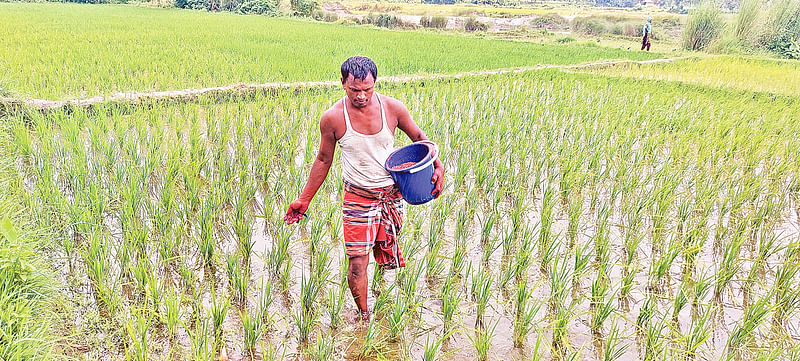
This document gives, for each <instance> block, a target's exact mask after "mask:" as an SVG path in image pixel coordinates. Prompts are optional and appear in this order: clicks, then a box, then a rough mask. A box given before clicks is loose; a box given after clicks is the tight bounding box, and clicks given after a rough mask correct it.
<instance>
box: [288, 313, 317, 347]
mask: <svg viewBox="0 0 800 361" xmlns="http://www.w3.org/2000/svg"><path fill="white" fill-rule="evenodd" d="M292 318H293V319H294V323H295V326H296V327H297V342H298V343H300V344H301V345H305V344H307V343H308V336H309V335H311V332H312V331H313V329H314V326H316V324H317V321H318V320H317V317H316V315H315V314H314V310H310V309H306V308H305V307H303V306H301V307H299V308H297V309H296V310H295V311H294V312H293V313H292Z"/></svg>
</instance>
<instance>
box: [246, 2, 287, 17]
mask: <svg viewBox="0 0 800 361" xmlns="http://www.w3.org/2000/svg"><path fill="white" fill-rule="evenodd" d="M277 10H278V2H277V1H275V0H244V1H243V2H242V4H241V5H240V6H239V12H240V13H242V14H258V15H276V14H277Z"/></svg>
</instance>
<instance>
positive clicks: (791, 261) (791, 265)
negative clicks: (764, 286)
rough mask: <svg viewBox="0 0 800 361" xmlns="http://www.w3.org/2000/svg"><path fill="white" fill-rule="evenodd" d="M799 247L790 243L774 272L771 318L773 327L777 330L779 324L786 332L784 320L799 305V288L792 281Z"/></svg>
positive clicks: (795, 273)
mask: <svg viewBox="0 0 800 361" xmlns="http://www.w3.org/2000/svg"><path fill="white" fill-rule="evenodd" d="M799 251H800V248H798V246H797V244H796V243H794V244H792V245H790V246H789V247H788V248H787V249H786V252H785V256H784V257H785V259H784V263H783V265H781V266H780V267H779V268H778V270H777V272H776V273H775V287H774V291H773V292H774V293H775V301H774V302H773V304H774V307H775V313H774V315H773V318H772V322H773V329H774V330H776V331H777V330H778V329H779V328H781V326H782V327H783V329H784V332H786V322H787V320H788V319H789V317H791V314H792V313H794V312H796V310H797V307H798V306H800V289H798V287H797V283H796V282H794V279H796V277H797V275H798V273H800V272H798V271H800V268H798V264H797V262H796V260H797V259H798V254H800V252H799Z"/></svg>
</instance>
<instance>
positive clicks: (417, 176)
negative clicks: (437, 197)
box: [384, 141, 438, 204]
mask: <svg viewBox="0 0 800 361" xmlns="http://www.w3.org/2000/svg"><path fill="white" fill-rule="evenodd" d="M437 157H438V154H437V152H436V145H435V144H434V143H433V142H430V141H420V142H415V143H412V144H409V145H407V146H405V147H402V148H400V149H397V150H395V151H394V152H392V154H390V155H389V158H388V159H386V163H385V164H384V167H385V168H386V170H387V171H388V172H389V174H391V175H392V179H394V182H395V183H397V186H398V187H399V188H400V194H401V195H402V196H403V199H405V200H406V202H408V203H409V204H423V203H426V202H428V201H430V200H432V199H433V198H434V195H433V194H431V192H433V189H434V187H435V185H434V184H432V183H431V178H433V168H434V167H433V162H435V161H436V158H437Z"/></svg>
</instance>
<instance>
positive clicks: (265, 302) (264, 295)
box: [258, 279, 274, 328]
mask: <svg viewBox="0 0 800 361" xmlns="http://www.w3.org/2000/svg"><path fill="white" fill-rule="evenodd" d="M273 301H274V298H273V296H272V283H271V282H268V281H267V280H265V279H261V291H260V292H259V294H258V313H259V314H260V315H261V322H262V323H263V324H264V326H265V328H268V327H269V325H270V324H271V323H272V314H271V313H270V311H269V307H270V306H271V305H272V302H273Z"/></svg>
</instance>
